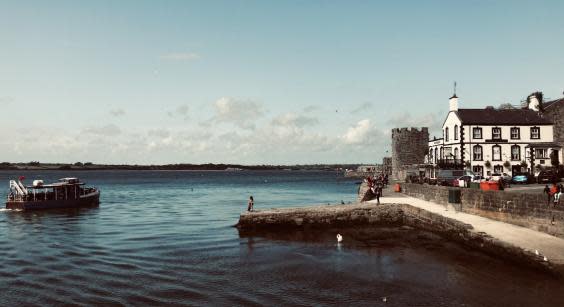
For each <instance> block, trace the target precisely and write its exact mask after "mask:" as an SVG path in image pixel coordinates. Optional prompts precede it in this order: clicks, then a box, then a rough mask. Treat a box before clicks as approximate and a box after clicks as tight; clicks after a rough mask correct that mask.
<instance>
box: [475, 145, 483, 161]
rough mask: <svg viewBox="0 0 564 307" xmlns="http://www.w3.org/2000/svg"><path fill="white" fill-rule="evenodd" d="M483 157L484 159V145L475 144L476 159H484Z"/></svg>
mask: <svg viewBox="0 0 564 307" xmlns="http://www.w3.org/2000/svg"><path fill="white" fill-rule="evenodd" d="M482 159H483V156H482V146H480V145H476V146H474V160H476V161H482Z"/></svg>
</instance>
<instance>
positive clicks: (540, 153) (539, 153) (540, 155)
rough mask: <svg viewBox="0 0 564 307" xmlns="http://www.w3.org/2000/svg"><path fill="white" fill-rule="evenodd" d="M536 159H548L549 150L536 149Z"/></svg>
mask: <svg viewBox="0 0 564 307" xmlns="http://www.w3.org/2000/svg"><path fill="white" fill-rule="evenodd" d="M535 158H536V159H548V150H547V149H546V148H535Z"/></svg>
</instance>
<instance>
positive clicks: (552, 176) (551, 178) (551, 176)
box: [537, 171, 560, 183]
mask: <svg viewBox="0 0 564 307" xmlns="http://www.w3.org/2000/svg"><path fill="white" fill-rule="evenodd" d="M558 181H560V178H558V175H556V173H555V172H553V171H541V172H540V173H539V175H538V176H537V183H551V182H558Z"/></svg>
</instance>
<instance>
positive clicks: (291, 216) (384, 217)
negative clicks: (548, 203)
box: [236, 204, 563, 275]
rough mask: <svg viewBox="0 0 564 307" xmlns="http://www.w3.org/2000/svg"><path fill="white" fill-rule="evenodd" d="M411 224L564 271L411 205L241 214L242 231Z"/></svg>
mask: <svg viewBox="0 0 564 307" xmlns="http://www.w3.org/2000/svg"><path fill="white" fill-rule="evenodd" d="M403 225H407V226H411V227H415V228H418V229H424V230H427V231H430V232H434V233H437V234H439V235H441V236H443V237H445V238H448V239H450V240H452V241H455V242H458V243H461V244H463V245H466V246H469V247H471V248H474V249H476V250H479V251H481V252H484V253H486V254H489V255H491V256H494V257H497V258H503V259H507V261H511V262H513V263H517V264H521V265H527V266H529V267H532V268H537V269H541V270H543V271H547V272H551V273H555V274H557V275H558V274H560V272H562V271H563V268H561V267H554V266H551V264H550V263H548V262H544V261H540V260H539V258H538V256H536V255H535V254H534V253H532V252H531V251H527V250H524V249H522V248H520V247H518V246H515V245H511V244H508V243H505V242H502V241H500V240H497V239H495V238H492V237H491V236H489V235H487V234H485V233H483V232H478V231H475V230H474V228H473V227H472V225H469V224H465V223H462V222H459V221H457V220H454V219H451V218H447V217H444V216H441V215H439V214H436V213H432V212H429V211H426V210H423V209H421V208H417V207H413V206H410V205H407V204H385V205H375V204H355V205H332V206H316V207H304V208H285V209H270V210H263V211H256V212H246V213H243V214H241V216H240V218H239V223H238V224H237V225H236V227H237V228H238V229H239V232H240V233H245V232H256V231H273V230H274V231H276V230H283V231H289V230H291V229H308V228H310V229H311V228H335V227H359V226H403Z"/></svg>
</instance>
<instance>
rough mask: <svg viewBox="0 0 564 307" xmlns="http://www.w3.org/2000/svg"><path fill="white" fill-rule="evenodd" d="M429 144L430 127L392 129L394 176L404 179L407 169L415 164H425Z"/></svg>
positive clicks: (397, 178)
mask: <svg viewBox="0 0 564 307" xmlns="http://www.w3.org/2000/svg"><path fill="white" fill-rule="evenodd" d="M428 146H429V129H428V128H427V127H423V128H421V130H418V129H416V128H411V129H408V128H401V129H400V128H395V129H392V177H393V178H394V179H396V180H403V179H405V176H406V169H407V168H408V167H409V166H412V165H414V164H423V163H424V162H425V155H426V154H427V150H428Z"/></svg>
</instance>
